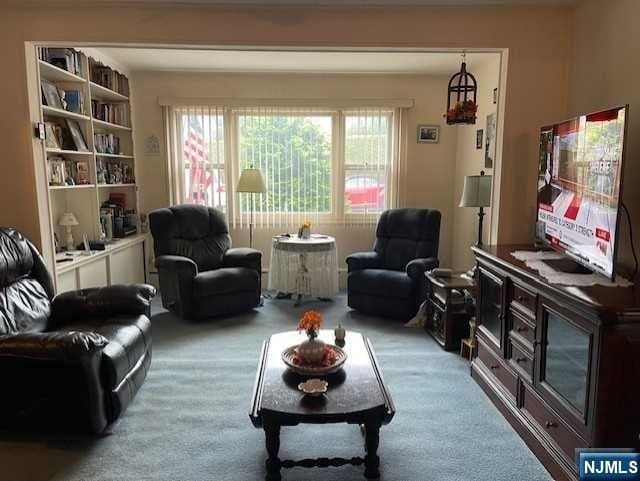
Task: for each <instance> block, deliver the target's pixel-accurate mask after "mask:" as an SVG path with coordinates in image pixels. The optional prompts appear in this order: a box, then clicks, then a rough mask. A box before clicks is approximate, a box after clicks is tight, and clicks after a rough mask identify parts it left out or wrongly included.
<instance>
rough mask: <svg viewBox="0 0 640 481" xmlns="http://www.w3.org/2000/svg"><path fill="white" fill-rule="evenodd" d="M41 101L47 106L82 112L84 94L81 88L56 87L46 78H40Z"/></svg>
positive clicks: (77, 112)
mask: <svg viewBox="0 0 640 481" xmlns="http://www.w3.org/2000/svg"><path fill="white" fill-rule="evenodd" d="M40 90H41V91H42V103H43V104H44V105H48V106H49V107H55V108H57V109H63V110H67V111H69V112H74V113H76V114H84V112H85V110H84V95H83V93H82V90H78V89H67V88H62V87H58V86H57V85H56V84H54V83H53V82H49V81H48V80H46V79H42V80H40Z"/></svg>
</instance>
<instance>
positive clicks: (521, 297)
mask: <svg viewBox="0 0 640 481" xmlns="http://www.w3.org/2000/svg"><path fill="white" fill-rule="evenodd" d="M537 301H538V296H537V295H536V294H535V293H534V292H531V291H529V290H527V289H525V288H524V287H522V286H520V285H518V284H516V283H513V284H512V287H511V303H512V305H515V306H516V307H517V308H519V309H520V310H521V311H523V312H524V313H526V314H528V315H529V316H530V317H531V319H535V317H536V306H537V303H538V302H537Z"/></svg>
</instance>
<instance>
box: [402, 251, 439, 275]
mask: <svg viewBox="0 0 640 481" xmlns="http://www.w3.org/2000/svg"><path fill="white" fill-rule="evenodd" d="M439 265H440V261H439V260H438V259H437V258H436V257H427V258H424V259H413V260H412V261H410V262H409V263H408V264H407V266H406V268H405V270H406V271H407V275H408V276H409V277H411V279H413V280H418V279H419V280H421V279H422V277H424V273H425V272H427V271H430V270H431V269H435V268H436V267H438V266H439Z"/></svg>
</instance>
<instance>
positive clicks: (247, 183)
mask: <svg viewBox="0 0 640 481" xmlns="http://www.w3.org/2000/svg"><path fill="white" fill-rule="evenodd" d="M236 191H237V192H246V193H249V194H251V205H250V210H249V212H250V214H249V215H250V217H249V247H253V196H254V194H264V193H265V192H267V188H266V187H265V185H264V178H263V177H262V172H260V170H259V169H254V168H253V167H251V168H249V169H244V170H243V171H242V173H241V174H240V179H239V180H238V185H237V187H236Z"/></svg>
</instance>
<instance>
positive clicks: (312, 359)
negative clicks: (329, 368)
mask: <svg viewBox="0 0 640 481" xmlns="http://www.w3.org/2000/svg"><path fill="white" fill-rule="evenodd" d="M322 322H323V319H322V314H320V313H319V312H318V311H307V312H305V313H304V314H303V315H302V317H301V318H300V321H299V322H298V332H302V331H304V332H305V333H306V334H307V339H306V340H305V341H303V342H302V343H300V345H299V346H298V348H297V350H296V352H297V354H298V356H300V358H301V359H302V360H303V361H304V362H305V363H306V364H310V365H318V364H320V363H321V362H322V360H323V358H324V356H325V343H324V342H322V341H321V340H320V339H318V333H319V331H320V326H321V325H322Z"/></svg>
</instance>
